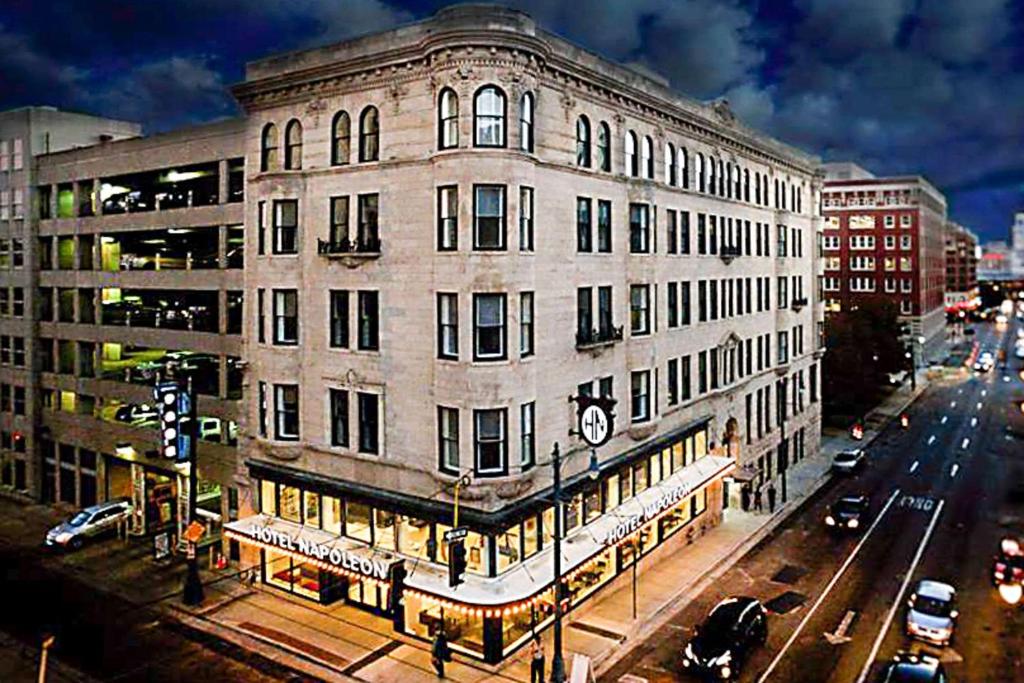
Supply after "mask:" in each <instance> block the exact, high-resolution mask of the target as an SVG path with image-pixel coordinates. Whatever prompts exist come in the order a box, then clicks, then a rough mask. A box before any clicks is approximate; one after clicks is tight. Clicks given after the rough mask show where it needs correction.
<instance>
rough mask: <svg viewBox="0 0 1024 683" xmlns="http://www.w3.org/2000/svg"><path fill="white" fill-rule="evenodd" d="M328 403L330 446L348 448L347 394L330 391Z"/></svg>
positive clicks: (342, 390)
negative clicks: (329, 412) (329, 404)
mask: <svg viewBox="0 0 1024 683" xmlns="http://www.w3.org/2000/svg"><path fill="white" fill-rule="evenodd" d="M330 402H331V445H332V446H338V447H341V448H348V392H347V391H345V390H344V389H331V390H330Z"/></svg>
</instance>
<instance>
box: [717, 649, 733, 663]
mask: <svg viewBox="0 0 1024 683" xmlns="http://www.w3.org/2000/svg"><path fill="white" fill-rule="evenodd" d="M731 661H732V651H731V650H726V651H725V652H724V653H723V654H722V656H721V657H719V658H718V659H716V660H715V664H716V665H717V666H728V664H729V662H731Z"/></svg>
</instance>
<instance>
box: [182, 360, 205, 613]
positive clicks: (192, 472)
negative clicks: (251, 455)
mask: <svg viewBox="0 0 1024 683" xmlns="http://www.w3.org/2000/svg"><path fill="white" fill-rule="evenodd" d="M185 391H186V392H187V394H188V398H189V413H188V421H187V422H186V423H185V424H187V425H188V432H187V436H188V446H189V448H188V521H189V524H192V523H193V522H195V521H196V509H197V508H198V495H199V492H198V490H197V489H198V488H199V473H198V470H199V467H198V462H199V458H198V453H199V420H198V419H197V415H198V410H197V406H196V397H195V394H193V393H192V376H191V375H189V377H188V380H187V382H186V385H185ZM186 552H187V555H186V558H187V567H186V571H185V587H184V595H183V596H182V597H183V602H184V603H185V604H186V605H188V606H190V607H191V606H195V605H198V604H200V603H202V602H203V582H202V580H201V579H200V578H199V558H198V557H196V555H197V553H196V543H195V542H193V541H189V543H188V548H187V551H186Z"/></svg>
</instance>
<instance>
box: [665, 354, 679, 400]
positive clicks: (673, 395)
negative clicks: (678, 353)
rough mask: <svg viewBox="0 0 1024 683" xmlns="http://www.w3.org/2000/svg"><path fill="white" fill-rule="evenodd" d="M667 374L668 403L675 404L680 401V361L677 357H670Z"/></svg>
mask: <svg viewBox="0 0 1024 683" xmlns="http://www.w3.org/2000/svg"><path fill="white" fill-rule="evenodd" d="M665 374H666V375H667V380H668V404H669V405H670V406H674V405H676V404H677V403H679V361H678V360H677V359H675V358H670V359H669V361H668V372H666V373H665Z"/></svg>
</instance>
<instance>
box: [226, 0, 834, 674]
mask: <svg viewBox="0 0 1024 683" xmlns="http://www.w3.org/2000/svg"><path fill="white" fill-rule="evenodd" d="M234 92H235V95H236V97H237V98H238V99H239V101H240V102H241V103H242V105H243V107H244V109H245V110H246V114H247V118H246V127H245V144H244V151H245V157H246V159H245V168H246V190H245V193H246V200H245V212H246V213H245V224H246V226H247V229H246V231H245V240H246V245H245V251H246V254H247V256H246V264H245V271H244V273H245V274H244V290H245V293H244V299H245V301H246V302H247V304H246V313H245V323H244V324H245V328H244V334H243V335H242V337H241V339H242V344H243V349H242V352H241V353H242V355H243V356H244V358H245V360H246V363H247V367H246V371H245V379H244V383H245V392H246V394H245V395H246V396H247V397H249V398H251V399H252V400H249V401H246V402H245V408H244V411H243V415H242V416H241V424H242V429H241V437H240V439H241V445H240V455H241V457H240V458H239V473H238V476H239V479H240V480H246V481H248V482H249V485H250V486H251V491H252V495H243V496H242V510H241V516H242V519H241V520H239V521H238V522H233V523H231V524H229V525H228V527H229V529H228V534H229V535H230V536H231V537H232V538H234V539H235V540H238V541H239V542H241V543H243V544H244V545H245V546H246V547H248V548H249V549H250V552H249V553H247V554H246V555H245V559H246V561H249V562H254V563H257V564H258V565H259V566H260V567H261V579H262V581H263V582H264V583H265V584H267V585H269V586H273V587H276V588H279V589H282V590H284V591H287V592H290V593H293V594H296V595H299V596H302V597H306V598H309V599H311V600H315V601H319V602H321V603H331V602H334V601H338V600H345V601H348V602H349V603H352V604H355V605H358V606H361V607H363V608H365V609H367V610H369V611H371V612H375V613H377V614H379V615H381V617H382V618H387V619H390V620H391V621H392V622H393V626H394V628H396V629H397V630H400V631H402V632H405V633H407V634H411V635H414V636H419V637H423V638H429V637H430V635H431V634H432V633H433V632H434V629H435V628H436V627H437V625H438V624H439V623H441V621H442V620H444V623H445V624H446V629H447V632H448V634H449V638H450V639H451V643H452V647H453V649H455V650H456V651H459V652H463V653H466V654H468V655H470V656H474V657H478V658H481V659H484V660H486V661H489V662H497V661H500V660H501V659H503V658H504V657H506V656H507V655H509V654H510V653H512V652H513V651H515V650H516V649H518V648H519V647H521V646H522V645H523V644H524V643H525V642H526V641H527V640H528V638H529V634H530V633H531V632H532V631H533V630H534V629H538V628H543V627H545V626H546V625H547V624H549V623H550V621H551V618H552V617H551V613H552V606H553V603H554V598H553V591H552V586H553V580H552V578H551V577H552V547H551V546H552V535H553V533H554V513H553V510H552V506H551V471H552V470H551V467H550V465H549V463H550V461H551V457H550V452H551V450H552V447H553V445H554V444H558V445H559V447H560V451H561V453H562V455H563V456H564V467H563V472H562V474H563V481H564V483H565V486H564V488H565V494H564V500H565V505H564V507H565V515H564V521H565V527H564V528H565V536H566V541H565V545H564V546H563V562H562V565H563V569H564V573H565V579H564V584H565V587H564V589H563V591H564V593H563V595H564V600H565V601H566V604H567V606H569V607H570V608H575V607H576V606H577V605H580V604H582V603H583V602H584V601H585V600H587V599H588V598H590V597H591V596H594V595H598V596H599V595H600V591H601V589H606V587H607V586H608V585H610V584H612V583H613V582H615V581H616V580H617V577H621V576H622V575H623V574H624V572H625V570H626V569H627V568H629V567H631V566H633V565H634V563H639V568H640V569H641V570H642V569H643V568H644V566H645V564H646V565H650V563H653V562H657V561H659V559H660V558H661V557H663V556H664V555H665V553H668V552H678V551H679V549H680V548H683V547H685V546H686V544H687V543H689V542H691V541H695V539H697V538H698V537H699V536H700V535H701V534H702V533H703V532H704V531H705V530H707V529H708V528H710V527H712V526H714V525H716V524H718V523H719V522H720V520H721V518H722V516H723V507H725V508H728V507H736V506H739V505H740V502H741V496H740V494H739V489H740V486H741V484H744V483H745V484H747V485H750V486H761V485H767V484H768V483H769V482H774V483H776V484H777V485H778V486H779V487H784V477H785V471H786V469H787V468H788V466H789V465H791V464H792V463H793V462H794V461H796V460H800V459H803V458H805V457H814V456H815V455H816V454H817V453H818V446H819V435H820V424H819V420H820V403H819V398H820V386H821V383H820V377H819V369H820V357H821V353H822V351H823V349H822V348H821V332H820V330H821V320H822V306H821V300H820V294H819V291H818V286H817V281H818V278H819V276H820V274H821V271H820V263H821V260H820V254H819V251H818V250H819V248H820V247H819V244H820V229H821V218H820V213H819V200H820V193H821V177H820V176H819V175H817V169H818V162H817V160H816V159H814V158H812V157H810V156H808V155H806V154H804V153H802V152H800V151H799V150H796V149H793V148H790V147H788V146H786V145H783V144H781V143H779V142H778V141H775V140H773V139H771V138H769V137H766V136H765V135H762V134H760V133H758V132H756V131H754V130H751V129H749V128H747V127H746V126H744V125H743V124H741V123H740V122H738V121H737V120H736V119H735V118H734V117H733V115H732V114H731V112H730V110H729V108H728V105H727V104H725V103H714V104H707V103H701V102H697V101H694V100H691V99H688V98H686V97H684V96H681V95H679V94H678V93H675V92H673V91H672V90H670V89H669V88H668V86H667V83H666V82H664V81H661V80H658V79H657V77H654V76H651V75H649V74H645V73H639V72H636V71H633V70H631V69H629V68H626V67H623V66H621V65H618V64H614V63H612V62H609V61H607V60H605V59H603V58H601V57H598V56H596V55H594V54H592V53H589V52H586V51H584V50H582V49H580V48H578V47H576V46H574V45H572V44H570V43H568V42H566V41H564V40H562V39H560V38H559V37H557V36H555V35H553V34H551V33H548V32H546V31H544V30H543V29H542V28H541V27H539V26H537V25H536V24H535V23H534V22H533V20H532V19H530V18H529V17H528V16H526V15H524V14H522V13H519V12H514V11H509V10H501V9H496V8H480V7H462V8H453V9H448V10H443V11H441V12H439V13H438V15H436V16H435V17H433V18H431V19H429V20H427V21H424V22H420V23H416V24H412V25H409V26H405V27H401V28H398V29H396V30H393V31H389V32H386V33H382V34H377V35H370V36H366V37H362V38H357V39H354V40H350V41H347V42H345V43H341V44H337V45H331V46H328V47H323V48H319V49H314V50H308V51H303V52H297V53H292V54H285V55H276V56H273V57H270V58H267V59H263V60H259V61H256V62H253V63H251V64H249V65H248V67H247V72H246V78H245V81H244V83H242V84H240V85H238V86H236V88H235V90H234ZM581 395H603V396H610V397H613V398H614V399H615V400H616V401H617V405H616V407H615V421H614V428H613V435H612V437H611V439H610V440H609V441H608V442H607V443H606V444H604V445H601V446H600V447H599V448H597V449H596V464H595V465H591V458H590V455H589V453H590V451H589V449H588V448H587V446H586V445H585V444H584V443H583V441H582V440H581V439H580V437H579V436H578V435H576V413H575V406H574V404H573V402H572V399H573V398H574V397H578V396H581ZM588 469H596V470H597V471H596V472H595V471H591V472H588ZM591 475H593V476H591ZM458 482H461V485H460V486H459V519H458V526H460V527H466V538H465V544H466V547H467V550H468V553H467V560H468V571H467V573H466V577H465V581H464V583H462V584H461V585H459V586H458V587H456V588H451V587H449V581H448V573H447V569H446V564H447V561H448V545H447V543H446V539H445V533H446V532H447V531H449V530H450V529H451V527H452V525H453V524H454V523H455V520H454V519H453V513H454V502H455V499H454V496H455V491H456V483H458ZM249 503H251V505H250V504H249ZM724 514H728V511H727V510H726V511H725V513H724ZM695 542H697V543H699V540H696V541H695ZM257 551H258V552H257ZM398 567H401V568H402V571H396V568H398ZM403 573H404V577H402V574H403ZM400 578H404V581H402V583H403V590H402V592H401V593H400V594H398V593H396V592H393V591H392V589H393V588H395V587H396V584H397V582H398V580H399V579H400ZM399 597H400V598H401V599H400V600H396V598H399Z"/></svg>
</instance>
